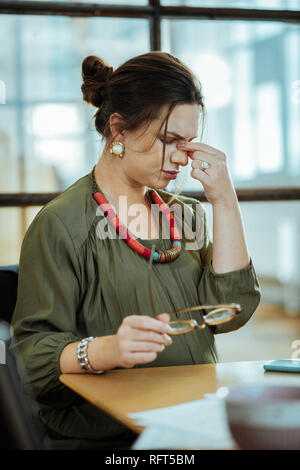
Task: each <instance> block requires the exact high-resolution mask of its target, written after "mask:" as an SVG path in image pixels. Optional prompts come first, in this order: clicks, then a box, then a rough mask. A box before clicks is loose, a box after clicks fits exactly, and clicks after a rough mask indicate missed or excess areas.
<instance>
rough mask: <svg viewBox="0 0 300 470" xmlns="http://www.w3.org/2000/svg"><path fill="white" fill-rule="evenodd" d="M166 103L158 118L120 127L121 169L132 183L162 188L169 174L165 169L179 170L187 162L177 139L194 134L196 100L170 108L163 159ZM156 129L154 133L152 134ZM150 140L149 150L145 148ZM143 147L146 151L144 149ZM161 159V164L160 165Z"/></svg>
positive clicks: (196, 119)
mask: <svg viewBox="0 0 300 470" xmlns="http://www.w3.org/2000/svg"><path fill="white" fill-rule="evenodd" d="M168 108H169V106H168V105H166V106H164V107H163V108H162V112H161V115H160V117H159V118H158V119H155V120H153V121H151V124H150V125H149V127H148V129H147V130H146V131H145V128H144V127H142V128H141V129H138V130H136V131H124V132H123V139H122V140H123V143H124V144H125V154H124V158H123V159H121V160H122V170H123V172H124V173H125V175H126V178H128V180H129V181H130V182H131V184H133V185H134V186H139V185H141V186H148V187H150V188H154V189H163V188H165V187H166V186H167V185H168V184H169V183H170V181H171V180H172V178H170V174H168V173H166V171H171V172H179V171H180V169H181V167H182V166H186V165H187V163H188V156H187V154H186V152H184V151H182V150H180V149H178V148H177V145H178V144H179V143H180V142H184V141H187V142H188V141H191V140H193V139H195V138H196V137H197V134H198V126H199V117H200V106H199V105H198V104H181V105H177V106H176V107H175V108H174V109H173V110H172V112H171V114H170V116H169V120H168V128H167V133H166V140H165V159H164V163H163V160H162V156H163V143H164V130H165V124H163V126H162V129H161V130H160V132H159V133H158V130H159V128H160V127H161V125H162V122H164V120H165V117H166V115H167V112H168ZM157 133H158V137H156V135H157ZM153 142H154V144H153V146H152V147H151V149H150V150H147V149H148V148H149V147H150V145H151V144H152V143H153ZM145 149H146V151H145ZM162 163H163V165H162Z"/></svg>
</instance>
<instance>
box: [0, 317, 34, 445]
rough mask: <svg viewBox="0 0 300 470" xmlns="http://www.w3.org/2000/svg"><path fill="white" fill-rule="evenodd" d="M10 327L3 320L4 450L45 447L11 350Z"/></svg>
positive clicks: (0, 389)
mask: <svg viewBox="0 0 300 470" xmlns="http://www.w3.org/2000/svg"><path fill="white" fill-rule="evenodd" d="M10 338H11V336H10V326H9V324H8V323H6V322H3V321H0V397H1V399H0V423H1V426H0V449H2V450H4V449H14V450H21V449H22V450H38V449H42V430H41V428H40V426H39V424H38V421H37V420H36V419H35V418H34V415H33V413H32V403H31V400H30V398H29V397H30V395H29V394H28V395H27V393H26V390H25V389H24V385H23V384H21V381H20V379H19V376H18V373H17V369H16V362H15V357H14V356H13V355H12V353H11V352H10V350H9V344H10Z"/></svg>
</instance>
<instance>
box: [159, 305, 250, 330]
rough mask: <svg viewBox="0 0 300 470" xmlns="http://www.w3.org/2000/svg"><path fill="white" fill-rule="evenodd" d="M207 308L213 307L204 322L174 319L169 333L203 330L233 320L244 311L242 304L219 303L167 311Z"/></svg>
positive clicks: (175, 311)
mask: <svg viewBox="0 0 300 470" xmlns="http://www.w3.org/2000/svg"><path fill="white" fill-rule="evenodd" d="M204 309H205V310H207V309H213V310H212V311H211V312H209V313H208V314H207V315H205V316H204V318H203V322H202V323H201V324H200V325H199V324H198V323H197V321H196V320H194V319H190V320H174V321H170V322H169V323H168V325H169V326H170V328H171V331H168V335H182V334H184V333H190V332H191V331H193V330H203V328H205V327H206V325H212V326H213V325H221V324H223V323H227V322H228V321H231V320H233V318H235V317H237V316H238V314H239V313H240V312H241V311H242V308H241V306H240V304H234V303H232V304H219V305H197V306H195V307H188V308H182V309H180V310H173V311H172V312H166V313H168V314H169V315H174V314H177V313H183V312H189V311H195V310H204Z"/></svg>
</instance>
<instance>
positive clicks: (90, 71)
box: [81, 55, 114, 108]
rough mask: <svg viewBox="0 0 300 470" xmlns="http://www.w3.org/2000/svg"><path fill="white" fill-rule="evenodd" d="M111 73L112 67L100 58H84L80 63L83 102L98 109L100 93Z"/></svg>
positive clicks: (100, 102)
mask: <svg viewBox="0 0 300 470" xmlns="http://www.w3.org/2000/svg"><path fill="white" fill-rule="evenodd" d="M113 73H114V69H113V67H111V66H110V65H108V64H107V63H106V62H105V61H104V60H103V59H101V58H100V57H97V56H94V55H89V56H88V57H86V58H85V59H84V60H83V62H82V79H83V84H82V85H81V91H82V94H83V99H84V101H86V102H87V103H89V104H92V105H93V106H95V107H97V108H99V107H100V106H101V105H102V102H103V97H102V91H103V89H104V87H105V85H106V83H107V82H108V80H109V79H110V78H111V76H112V75H113Z"/></svg>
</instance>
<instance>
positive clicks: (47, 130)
mask: <svg viewBox="0 0 300 470" xmlns="http://www.w3.org/2000/svg"><path fill="white" fill-rule="evenodd" d="M148 26H149V23H148V20H145V19H128V18H68V17H56V16H53V17H52V16H30V15H28V16H27V15H26V16H21V15H20V16H18V15H16V16H14V15H0V38H1V39H3V41H4V39H5V44H6V47H5V48H0V71H1V76H0V80H1V81H2V82H3V83H4V84H5V85H6V88H7V90H6V91H7V93H6V104H5V105H0V118H1V121H0V136H2V138H1V140H0V145H1V151H2V149H4V154H5V159H6V160H7V161H9V163H7V166H6V169H5V174H6V177H5V178H4V176H3V181H4V184H5V185H6V186H7V185H8V181H9V180H10V178H12V176H13V175H14V173H13V171H14V172H17V173H18V174H19V173H20V174H21V172H20V170H19V168H14V169H13V167H12V165H13V159H12V157H11V155H12V154H13V155H14V156H15V161H14V162H15V163H17V160H16V158H20V157H22V158H23V159H24V162H25V173H24V175H23V183H22V185H19V188H18V190H25V188H26V191H28V192H30V191H52V190H53V191H56V190H63V189H65V187H66V186H68V185H69V184H71V183H72V182H74V180H76V179H77V178H79V177H80V176H82V174H86V173H87V172H88V171H90V170H91V168H92V166H93V165H94V163H95V162H96V161H97V159H98V157H99V154H100V149H101V138H100V136H99V134H98V133H97V132H96V130H95V126H94V121H93V119H92V117H93V115H94V114H95V112H96V109H95V108H93V107H91V106H88V105H87V104H86V103H84V102H83V100H82V92H81V84H82V77H81V63H82V60H83V59H84V58H85V57H86V56H87V55H93V54H94V55H98V56H99V57H102V58H103V59H104V60H105V61H107V62H108V63H109V64H111V65H112V66H113V67H117V66H119V65H120V64H121V63H123V62H125V61H126V60H128V59H129V58H131V57H133V56H135V55H139V54H142V53H145V52H147V51H148V50H149V28H148ZM17 145H19V147H20V149H22V154H21V155H19V154H18V151H19V150H18V149H16V147H17ZM71 154H72V155H73V157H72V158H71ZM3 161H4V160H3ZM63 162H64V163H63ZM3 175H4V173H3ZM38 175H41V177H39V176H38ZM42 175H44V176H45V180H44V179H43V178H42ZM49 175H51V177H50V176H49ZM13 180H14V184H16V183H15V182H16V181H17V180H18V179H17V178H15V177H14V178H13ZM45 181H47V183H46V182H45ZM8 187H9V189H10V190H11V191H14V188H13V185H8ZM3 188H4V187H3ZM22 188H23V189H22ZM16 189H17V188H16Z"/></svg>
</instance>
